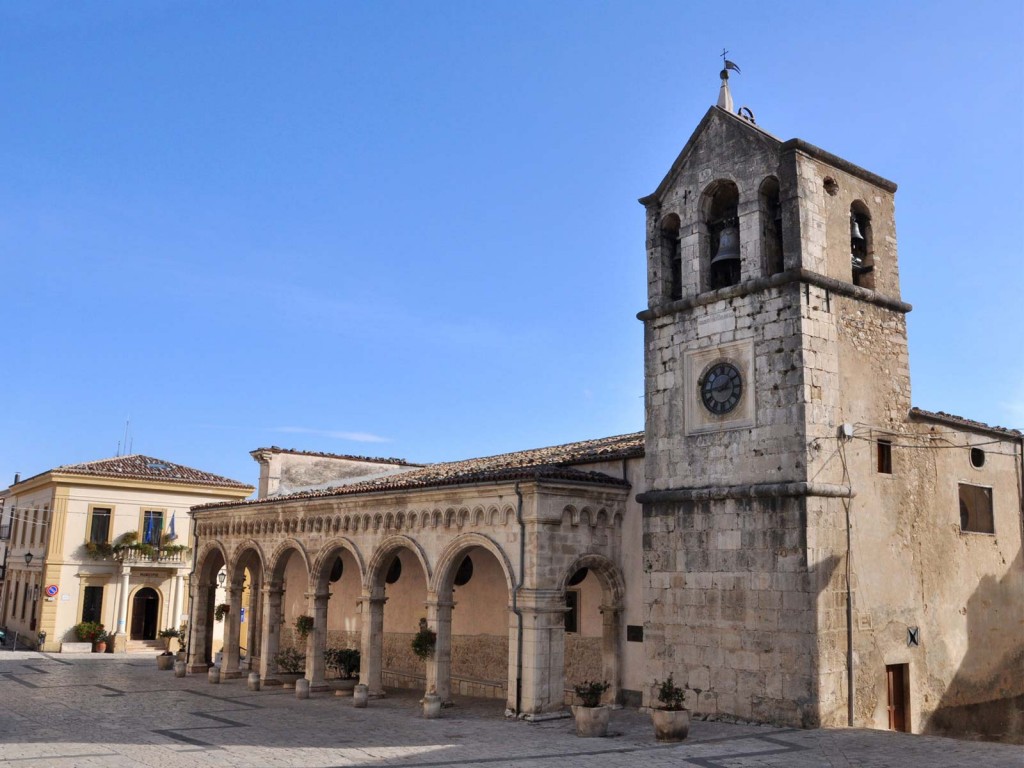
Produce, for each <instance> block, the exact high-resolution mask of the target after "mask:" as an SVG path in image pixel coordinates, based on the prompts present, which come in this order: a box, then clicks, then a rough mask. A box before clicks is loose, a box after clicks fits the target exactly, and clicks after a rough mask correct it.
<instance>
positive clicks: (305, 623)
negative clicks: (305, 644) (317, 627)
mask: <svg viewBox="0 0 1024 768" xmlns="http://www.w3.org/2000/svg"><path fill="white" fill-rule="evenodd" d="M312 631H313V617H312V616H305V615H303V616H296V617H295V633H296V634H297V635H298V636H299V637H301V638H302V639H303V640H305V639H306V638H307V637H309V633H310V632H312Z"/></svg>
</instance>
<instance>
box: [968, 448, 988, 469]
mask: <svg viewBox="0 0 1024 768" xmlns="http://www.w3.org/2000/svg"><path fill="white" fill-rule="evenodd" d="M971 466H972V467H974V468H975V469H981V468H982V467H984V466H985V452H984V451H983V450H981V448H971Z"/></svg>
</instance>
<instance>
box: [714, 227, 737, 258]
mask: <svg viewBox="0 0 1024 768" xmlns="http://www.w3.org/2000/svg"><path fill="white" fill-rule="evenodd" d="M739 260H740V231H739V229H738V228H737V227H736V225H735V224H731V225H729V226H727V227H726V228H725V229H723V230H722V234H721V235H719V237H718V253H716V254H715V257H714V258H713V259H711V265H712V266H715V265H716V264H722V263H724V262H729V261H739Z"/></svg>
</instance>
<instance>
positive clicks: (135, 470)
mask: <svg viewBox="0 0 1024 768" xmlns="http://www.w3.org/2000/svg"><path fill="white" fill-rule="evenodd" d="M49 471H50V472H52V473H54V474H61V475H83V476H89V477H113V478H123V479H127V480H160V481H162V482H167V483H180V484H182V485H206V486H216V487H219V488H238V489H239V490H245V489H250V490H251V488H252V486H249V485H246V484H245V483H240V482H239V481H237V480H232V479H230V478H227V477H221V476H220V475H214V474H212V473H210V472H203V471H202V470H201V469H193V468H192V467H186V466H184V465H183V464H175V463H173V462H170V461H164V460H163V459H156V458H153V457H152V456H143V455H141V454H132V455H130V456H116V457H114V458H112V459H100V460H99V461H87V462H83V463H81V464H63V465H61V466H59V467H56V468H54V469H51V470H49ZM40 474H46V473H45V472H43V473H40ZM39 476H40V475H35V477H39ZM31 479H33V478H28V480H31ZM28 480H24V481H22V482H28Z"/></svg>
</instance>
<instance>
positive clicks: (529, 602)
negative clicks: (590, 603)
mask: <svg viewBox="0 0 1024 768" xmlns="http://www.w3.org/2000/svg"><path fill="white" fill-rule="evenodd" d="M519 607H520V609H521V610H522V612H523V660H522V666H523V687H522V694H521V702H520V713H521V714H524V715H526V716H527V717H529V716H530V715H539V714H543V713H546V712H558V711H560V710H562V709H563V708H564V707H565V610H566V608H565V594H564V593H563V592H562V591H561V590H554V589H523V590H520V592H519Z"/></svg>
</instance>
